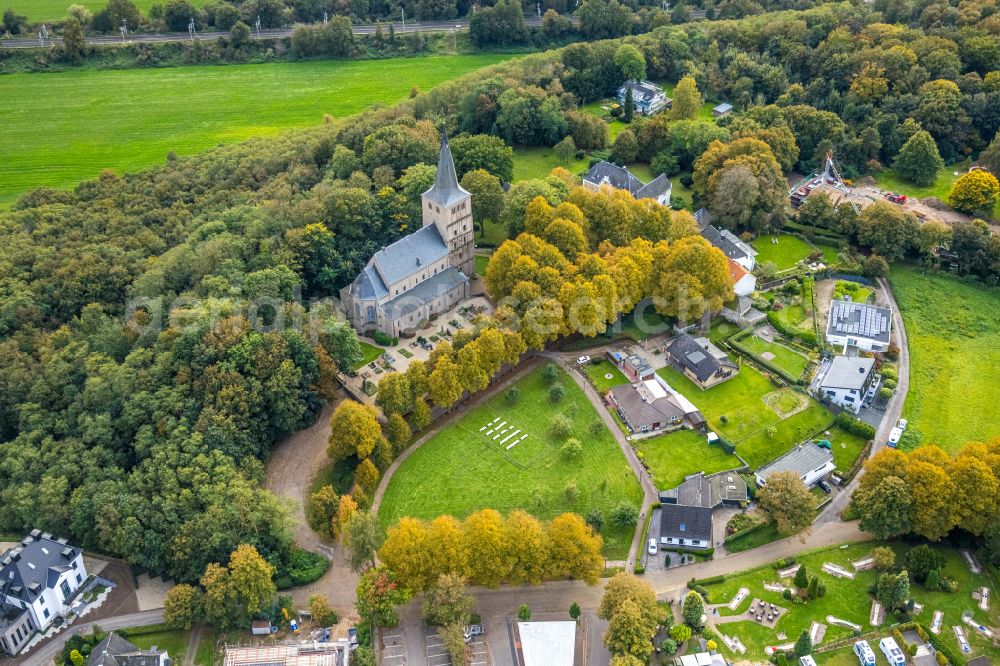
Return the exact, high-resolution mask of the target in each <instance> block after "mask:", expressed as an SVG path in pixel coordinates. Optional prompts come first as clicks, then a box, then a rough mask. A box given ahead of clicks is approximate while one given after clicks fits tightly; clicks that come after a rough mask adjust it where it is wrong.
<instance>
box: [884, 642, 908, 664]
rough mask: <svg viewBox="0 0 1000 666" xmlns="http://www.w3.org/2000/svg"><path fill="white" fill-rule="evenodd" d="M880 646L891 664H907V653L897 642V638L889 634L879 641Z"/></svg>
mask: <svg viewBox="0 0 1000 666" xmlns="http://www.w3.org/2000/svg"><path fill="white" fill-rule="evenodd" d="M878 646H879V648H880V649H881V650H882V654H884V655H885V658H886V660H887V661H888V662H889V666H906V655H905V654H904V653H903V650H902V649H901V648H900V647H899V646H898V645H897V644H896V639H894V638H892V637H889V636H887V637H885V638H883V639H882V640H880V641H879V642H878Z"/></svg>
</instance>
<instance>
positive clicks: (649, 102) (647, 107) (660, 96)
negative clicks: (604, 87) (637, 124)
mask: <svg viewBox="0 0 1000 666" xmlns="http://www.w3.org/2000/svg"><path fill="white" fill-rule="evenodd" d="M629 90H631V91H632V102H633V103H634V105H635V111H636V113H638V114H639V115H643V116H651V115H653V114H654V113H659V112H660V111H662V110H663V109H669V108H670V107H671V105H672V104H673V101H672V100H671V99H670V98H669V97H667V95H666V93H664V92H663V88H661V87H660V86H658V85H656V84H655V83H653V82H652V81H636V80H635V79H629V80H628V81H626V82H625V83H624V84H622V87H621V88H619V89H618V101H619V102H621V103H622V104H624V103H625V97H626V95H628V91H629Z"/></svg>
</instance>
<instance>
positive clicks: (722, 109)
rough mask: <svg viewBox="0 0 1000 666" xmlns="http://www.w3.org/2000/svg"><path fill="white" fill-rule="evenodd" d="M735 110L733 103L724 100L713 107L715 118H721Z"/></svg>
mask: <svg viewBox="0 0 1000 666" xmlns="http://www.w3.org/2000/svg"><path fill="white" fill-rule="evenodd" d="M732 112H733V105H732V104H730V103H729V102H723V103H722V104H718V105H716V106H715V107H714V108H713V109H712V116H713V117H714V118H721V117H722V116H728V115H729V114H730V113H732Z"/></svg>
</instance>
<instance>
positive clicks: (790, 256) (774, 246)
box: [750, 234, 819, 271]
mask: <svg viewBox="0 0 1000 666" xmlns="http://www.w3.org/2000/svg"><path fill="white" fill-rule="evenodd" d="M775 239H777V241H778V242H777V243H775V242H774V240H775ZM750 245H752V246H753V249H755V250H757V265H760V264H763V263H766V262H768V261H770V262H772V263H774V265H775V266H777V267H778V270H779V271H783V270H786V269H789V268H793V267H794V266H795V265H796V264H797V263H799V262H800V261H802V260H803V259H806V258H808V257H809V255H810V254H812V253H813V252H816V250H818V249H819V248H816V247H814V246H813V245H810V244H809V243H807V242H806V241H804V240H803V239H801V238H799V237H798V236H793V235H791V234H778V235H777V236H758V237H757V238H755V239H753V241H751V242H750Z"/></svg>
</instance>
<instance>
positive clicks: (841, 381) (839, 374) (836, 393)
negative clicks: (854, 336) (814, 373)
mask: <svg viewBox="0 0 1000 666" xmlns="http://www.w3.org/2000/svg"><path fill="white" fill-rule="evenodd" d="M877 390H878V375H877V374H875V359H873V358H860V357H857V356H837V357H836V358H834V359H833V361H832V362H831V363H830V365H829V366H827V368H826V372H825V374H824V375H823V377H822V379H820V381H819V384H818V386H817V389H816V393H817V395H819V396H820V397H822V398H825V399H827V400H829V401H830V402H832V403H834V404H836V405H840V406H841V407H843V408H844V409H847V410H849V411H851V412H854V413H855V414H857V413H858V412H860V411H861V406H862V405H863V404H864V403H865V402H866V401H868V400H871V399H872V398H873V397H875V392H876V391H877Z"/></svg>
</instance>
